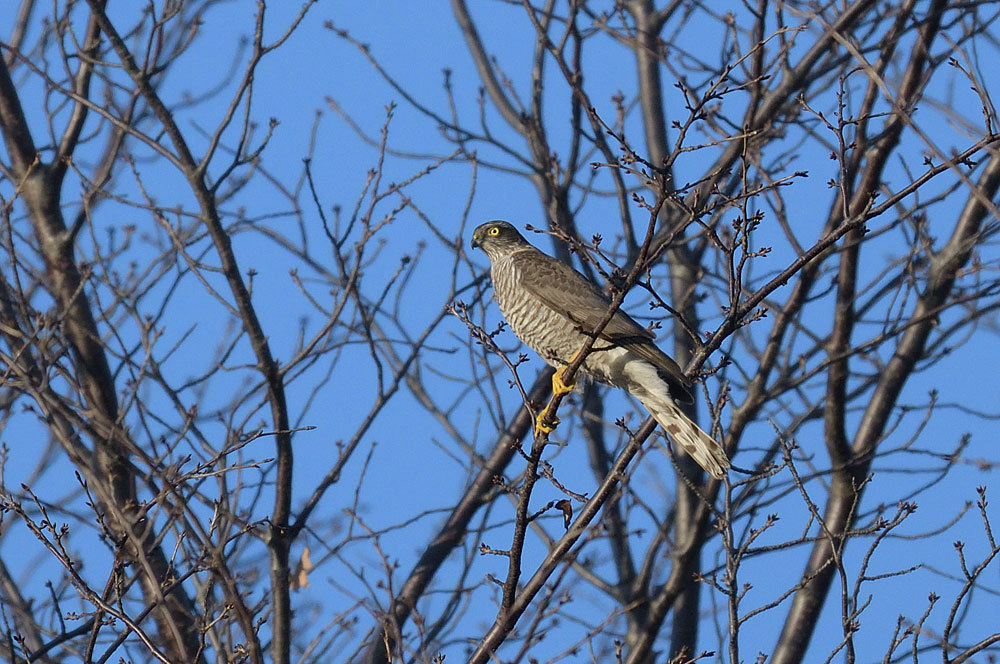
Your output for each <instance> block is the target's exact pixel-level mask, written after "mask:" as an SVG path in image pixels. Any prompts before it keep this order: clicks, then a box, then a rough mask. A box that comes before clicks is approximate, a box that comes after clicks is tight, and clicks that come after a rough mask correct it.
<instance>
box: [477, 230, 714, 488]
mask: <svg viewBox="0 0 1000 664" xmlns="http://www.w3.org/2000/svg"><path fill="white" fill-rule="evenodd" d="M472 246H473V248H476V247H479V248H481V249H482V250H483V251H485V252H486V255H487V256H488V257H489V259H490V273H491V276H492V278H493V294H494V297H495V298H496V301H497V304H498V305H499V306H500V312H501V313H502V314H503V316H504V318H506V319H507V324H508V325H509V326H510V329H511V330H512V331H513V332H514V334H515V335H517V337H518V338H519V339H520V340H521V341H523V342H524V343H525V344H527V345H528V346H529V347H531V348H532V349H533V350H534V351H535V352H536V353H538V354H539V355H540V356H541V357H542V359H544V360H545V361H546V362H548V363H549V364H550V365H552V366H554V367H556V373H555V375H553V376H552V391H553V392H554V393H566V392H569V391H570V390H572V387H573V386H572V385H565V384H564V383H563V380H562V372H563V370H564V369H565V368H566V366H567V365H569V364H570V363H571V362H572V361H573V359H574V356H575V355H576V353H577V352H579V351H580V350H581V349H582V347H583V346H584V344H585V343H586V342H587V340H588V339H590V338H591V336H593V332H594V330H595V329H596V327H597V326H598V324H599V323H600V322H601V320H602V319H603V318H604V317H605V316H606V315H607V313H608V310H609V309H610V308H611V301H610V300H609V299H608V298H607V297H606V296H605V295H604V293H602V292H601V291H600V289H598V288H597V287H596V286H595V285H594V284H592V283H591V282H590V281H588V280H587V278H586V277H584V276H583V275H582V274H580V273H579V272H577V271H576V270H574V269H573V268H572V267H570V266H569V265H566V264H565V263H563V262H561V261H559V260H557V259H555V258H552V257H551V256H548V255H546V254H544V253H542V252H541V251H539V250H538V249H536V248H535V247H533V246H532V245H531V244H529V243H528V241H527V240H525V239H524V237H523V236H522V235H521V234H520V233H519V232H518V231H517V229H516V228H514V226H512V225H511V224H509V223H507V222H506V221H489V222H486V223H485V224H481V225H480V226H478V227H477V228H476V230H475V231H473V233H472ZM655 336H656V335H654V334H653V333H652V332H651V331H650V330H648V329H646V328H645V327H643V326H641V325H639V324H638V323H637V322H635V321H634V320H633V319H632V318H631V317H630V316H629V315H628V314H626V313H625V312H624V311H620V310H619V311H616V312H615V314H614V317H613V318H612V319H611V321H610V322H609V323H608V324H607V325H606V326H605V327H604V329H603V330H602V331H601V333H600V334H599V335H598V336H597V339H596V341H595V342H594V345H593V347H592V350H591V352H590V354H589V355H587V357H586V359H585V360H584V362H583V365H582V366H581V369H582V370H583V371H584V372H585V373H586V374H588V375H590V376H591V377H593V378H594V379H596V380H598V381H600V382H602V383H605V384H608V385H613V386H615V387H618V388H621V389H623V390H626V391H627V392H628V393H629V394H631V395H632V396H634V397H635V398H636V399H638V400H639V401H640V402H641V403H642V405H643V406H645V407H646V409H647V410H648V411H649V412H650V414H651V415H652V416H653V418H655V419H656V421H657V422H658V423H659V424H660V426H662V427H663V429H664V431H666V432H667V433H668V434H669V435H670V437H671V438H672V439H673V440H674V442H675V443H677V444H678V445H679V446H680V447H681V449H683V450H684V451H685V452H687V453H688V454H689V455H690V456H691V458H693V459H694V460H695V461H696V462H697V463H698V465H699V466H701V467H702V468H704V469H705V470H706V471H708V473H709V474H710V475H711V476H712V477H714V478H716V479H721V478H722V477H724V476H725V474H726V469H727V468H729V459H728V458H727V457H726V453H725V451H724V450H723V449H722V446H721V445H719V443H717V442H716V441H715V440H714V439H713V438H712V437H711V436H709V435H708V434H707V433H705V432H704V431H702V430H701V429H700V428H699V427H698V425H697V424H695V423H694V422H692V421H691V419H690V418H688V417H687V416H686V415H685V414H684V413H683V412H681V410H680V408H678V407H677V404H676V402H677V401H680V402H682V403H690V402H691V400H692V397H691V390H690V385H691V383H690V381H689V380H688V379H687V377H686V376H685V375H684V373H683V372H682V371H681V368H680V367H679V366H677V363H676V362H674V361H673V360H672V359H671V358H670V357H669V356H668V355H667V354H666V353H664V352H663V351H662V350H660V349H659V348H658V347H657V346H656V344H654V343H653V339H654V338H655ZM541 420H542V416H539V418H538V425H539V426H540V427H541V428H542V429H543V430H551V429H545V428H544V426H542V425H541Z"/></svg>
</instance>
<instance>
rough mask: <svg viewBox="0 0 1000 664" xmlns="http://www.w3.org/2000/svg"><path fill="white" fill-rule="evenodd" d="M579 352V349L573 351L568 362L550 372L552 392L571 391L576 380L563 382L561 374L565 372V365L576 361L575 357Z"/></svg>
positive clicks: (563, 392) (567, 365) (565, 392)
mask: <svg viewBox="0 0 1000 664" xmlns="http://www.w3.org/2000/svg"><path fill="white" fill-rule="evenodd" d="M579 354H580V351H577V352H576V353H573V357H571V358H569V362H567V363H566V364H564V365H563V366H561V367H559V368H558V369H556V372H555V373H554V374H552V394H556V395H558V394H569V393H570V392H572V391H573V388H574V387H575V386H576V382H575V381H573V382H569V383H565V382H563V375H564V374H565V372H566V369H567V367H569V365H571V364H573V362H575V361H576V357H577V355H579Z"/></svg>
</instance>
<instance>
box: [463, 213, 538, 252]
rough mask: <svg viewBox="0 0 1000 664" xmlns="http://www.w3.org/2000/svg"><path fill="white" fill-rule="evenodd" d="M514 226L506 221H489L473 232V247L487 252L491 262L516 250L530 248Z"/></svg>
mask: <svg viewBox="0 0 1000 664" xmlns="http://www.w3.org/2000/svg"><path fill="white" fill-rule="evenodd" d="M530 246H531V245H530V244H528V241H527V240H525V239H524V236H522V235H521V234H520V233H518V232H517V229H516V228H514V226H513V225H512V224H508V223H507V222H506V221H487V222H486V223H485V224H480V225H479V226H477V227H476V230H474V231H472V247H473V249H474V248H476V247H479V248H480V249H482V250H483V251H485V252H486V255H487V256H489V257H490V260H495V259H497V258H502V257H503V256H506V255H508V254H510V253H511V252H512V251H514V250H516V249H522V248H524V247H530Z"/></svg>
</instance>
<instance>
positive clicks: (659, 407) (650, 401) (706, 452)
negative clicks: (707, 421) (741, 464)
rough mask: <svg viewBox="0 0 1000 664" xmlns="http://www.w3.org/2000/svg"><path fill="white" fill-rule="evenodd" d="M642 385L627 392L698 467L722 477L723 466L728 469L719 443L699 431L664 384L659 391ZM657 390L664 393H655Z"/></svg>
mask: <svg viewBox="0 0 1000 664" xmlns="http://www.w3.org/2000/svg"><path fill="white" fill-rule="evenodd" d="M644 387H646V388H647V389H632V390H629V391H630V392H632V394H633V395H634V396H635V398H637V399H638V400H639V401H640V402H641V403H642V405H643V406H645V407H646V410H648V411H649V413H650V415H652V416H653V418H654V419H655V420H656V421H657V422H659V424H660V426H661V427H663V430H664V431H666V432H667V434H668V435H669V436H670V438H671V439H672V440H673V441H674V442H675V443H677V444H678V445H680V447H681V449H683V450H684V451H685V452H687V453H688V455H689V456H690V457H691V458H692V459H694V460H695V462H696V463H697V464H698V465H699V466H701V467H702V468H704V469H705V470H706V471H708V474H709V475H711V476H712V477H714V478H715V479H717V480H721V479H722V478H723V477H725V476H726V469H728V468H729V458H728V457H726V452H725V450H723V449H722V445H719V443H717V442H716V441H715V439H714V438H712V437H711V436H709V435H708V434H707V433H705V432H704V431H702V430H701V428H700V427H699V426H698V425H697V424H695V423H694V422H693V421H692V420H691V418H689V417H688V416H687V415H685V414H684V413H683V412H682V411H681V409H680V408H678V407H677V405H676V404H674V400H673V399H671V398H670V394H669V393H668V392H667V391H666V389H667V388H666V385H665V384H664V385H663V389H662V390H660V389H655V391H653V390H650V389H648V388H649V385H648V384H647V385H645V386H644ZM656 387H657V388H658V387H659V386H656ZM661 391H662V392H664V394H659V392H661Z"/></svg>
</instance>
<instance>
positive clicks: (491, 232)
mask: <svg viewBox="0 0 1000 664" xmlns="http://www.w3.org/2000/svg"><path fill="white" fill-rule="evenodd" d="M486 234H487V235H492V236H494V237H496V236H497V235H500V228H499V227H498V226H494V227H492V228H491V229H490V230H488V231H486Z"/></svg>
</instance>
